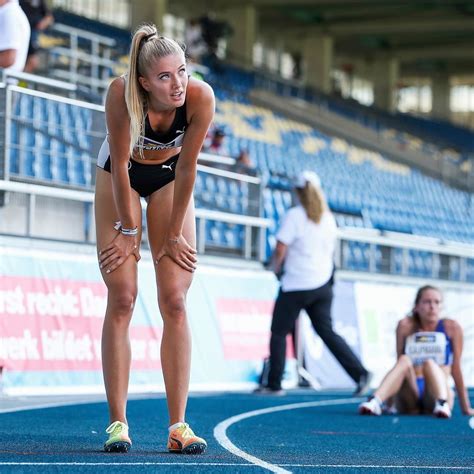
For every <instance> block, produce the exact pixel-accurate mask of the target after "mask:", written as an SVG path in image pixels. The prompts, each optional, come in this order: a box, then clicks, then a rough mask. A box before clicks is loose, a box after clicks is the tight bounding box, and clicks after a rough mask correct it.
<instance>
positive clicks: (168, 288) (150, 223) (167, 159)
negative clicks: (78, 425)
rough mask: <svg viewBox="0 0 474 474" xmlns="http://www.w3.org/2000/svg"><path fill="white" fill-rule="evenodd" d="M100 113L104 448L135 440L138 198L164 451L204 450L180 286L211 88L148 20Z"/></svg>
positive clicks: (188, 262)
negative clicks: (149, 260) (195, 427)
mask: <svg viewBox="0 0 474 474" xmlns="http://www.w3.org/2000/svg"><path fill="white" fill-rule="evenodd" d="M105 115H106V121H107V130H108V134H107V138H106V140H105V141H104V143H103V145H102V148H101V150H100V153H99V157H98V162H97V166H98V167H97V179H96V193H95V215H96V228H97V249H98V259H99V264H100V270H101V273H102V276H103V279H104V281H105V284H106V285H107V289H108V297H107V309H106V313H105V320H104V326H103V332H102V366H103V372H104V382H105V389H106V392H107V400H108V404H109V413H110V426H109V427H108V428H107V430H106V431H107V433H108V434H109V438H108V440H107V441H106V442H105V446H104V449H105V451H107V452H126V451H128V450H129V448H130V446H131V444H132V442H131V440H130V437H129V434H128V423H127V417H126V404H127V392H128V381H129V372H130V361H131V351H130V340H129V325H130V320H131V317H132V313H133V308H134V304H135V301H136V298H137V292H138V287H137V262H138V261H139V260H140V241H141V233H142V232H141V231H142V229H141V222H142V211H141V206H140V196H141V197H144V198H146V200H147V203H148V205H147V213H146V219H147V227H148V241H149V244H150V248H151V253H152V255H153V260H154V262H155V271H156V285H157V290H158V304H159V309H160V313H161V316H162V318H163V339H162V343H161V363H162V367H163V376H164V381H165V386H166V396H167V403H168V411H169V423H170V427H169V436H168V449H169V451H171V452H177V453H184V454H201V453H203V452H204V451H205V449H206V442H205V441H204V439H202V438H199V437H197V436H195V435H194V433H193V431H192V430H191V428H190V427H189V426H188V424H187V423H186V422H185V411H186V403H187V398H188V386H189V374H190V363H191V337H190V332H189V327H188V322H187V316H186V294H187V291H188V289H189V287H190V285H191V281H192V278H193V272H194V270H195V268H196V261H197V260H196V250H195V247H196V237H195V219H194V205H193V199H192V192H193V187H194V181H195V177H196V164H197V158H198V154H199V151H200V149H201V147H202V144H203V141H204V138H205V137H206V133H207V130H208V128H209V124H210V123H211V121H212V119H213V115H214V94H213V92H212V89H211V88H210V87H209V86H208V85H207V84H205V83H204V82H201V81H198V80H196V79H193V78H190V77H189V76H188V74H187V71H186V60H185V55H184V51H183V49H182V48H181V46H180V45H179V44H178V43H176V42H175V41H174V40H172V39H170V38H167V37H163V36H160V35H159V33H158V32H157V30H156V28H155V26H153V25H144V26H141V27H140V28H139V29H138V30H137V31H136V32H135V34H134V36H133V39H132V46H131V50H130V64H129V68H128V73H127V74H126V75H125V76H124V77H119V78H117V79H115V80H114V81H113V82H112V83H111V85H110V87H109V90H108V93H107V98H106V104H105Z"/></svg>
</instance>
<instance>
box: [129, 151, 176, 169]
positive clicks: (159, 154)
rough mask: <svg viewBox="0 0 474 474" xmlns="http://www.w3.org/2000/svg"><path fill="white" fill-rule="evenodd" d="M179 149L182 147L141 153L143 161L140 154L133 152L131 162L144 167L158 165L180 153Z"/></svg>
mask: <svg viewBox="0 0 474 474" xmlns="http://www.w3.org/2000/svg"><path fill="white" fill-rule="evenodd" d="M181 148H182V147H176V148H168V149H167V150H146V151H144V152H143V156H144V158H143V159H142V158H141V157H140V154H139V153H138V152H137V151H135V152H134V153H133V156H132V160H133V161H136V162H137V163H142V164H144V165H159V164H160V163H164V162H165V161H166V160H169V159H170V158H171V157H173V156H176V155H177V154H178V153H180V152H181Z"/></svg>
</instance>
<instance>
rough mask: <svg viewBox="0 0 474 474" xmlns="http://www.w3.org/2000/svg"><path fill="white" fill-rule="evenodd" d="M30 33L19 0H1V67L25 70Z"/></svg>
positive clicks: (17, 70) (14, 70) (18, 70)
mask: <svg viewBox="0 0 474 474" xmlns="http://www.w3.org/2000/svg"><path fill="white" fill-rule="evenodd" d="M30 34H31V30H30V24H29V23H28V18H27V17H26V15H25V13H24V12H23V10H22V9H21V8H20V5H19V4H18V0H0V69H7V70H9V71H12V72H22V71H23V69H24V67H25V63H26V55H27V53H28V44H29V41H30Z"/></svg>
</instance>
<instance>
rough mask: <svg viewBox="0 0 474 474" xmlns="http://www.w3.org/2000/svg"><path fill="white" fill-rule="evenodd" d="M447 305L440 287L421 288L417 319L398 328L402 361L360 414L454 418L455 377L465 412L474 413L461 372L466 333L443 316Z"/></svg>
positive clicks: (409, 318)
mask: <svg viewBox="0 0 474 474" xmlns="http://www.w3.org/2000/svg"><path fill="white" fill-rule="evenodd" d="M441 304H442V295H441V292H440V290H438V289H437V288H435V287H433V286H429V285H427V286H423V287H422V288H420V289H419V290H418V292H417V294H416V298H415V304H414V307H413V310H412V313H411V315H409V316H407V317H405V318H403V319H402V320H400V321H399V323H398V326H397V331H396V343H397V362H396V363H395V366H394V367H393V368H392V369H391V370H390V371H389V372H388V373H387V375H386V376H385V378H384V379H383V380H382V383H381V385H380V387H379V388H378V389H377V390H376V391H375V392H374V394H373V395H372V396H371V397H370V398H369V399H368V401H366V402H364V403H361V404H360V405H359V413H360V414H362V415H381V414H382V412H383V411H384V409H385V410H386V411H387V412H389V413H390V412H392V413H393V412H396V411H399V412H401V413H407V414H421V413H432V414H433V415H434V416H436V417H438V418H450V417H451V410H452V408H453V404H454V393H453V391H452V389H451V388H450V386H449V378H450V377H451V376H452V377H453V379H454V384H455V386H456V391H457V394H458V397H459V403H460V405H461V410H462V412H463V413H464V414H465V415H471V416H472V415H474V409H472V408H471V405H470V402H469V397H468V395H467V391H466V386H465V385H464V378H463V374H462V371H461V355H462V346H463V330H462V328H461V326H460V325H459V324H458V323H457V322H456V321H454V320H452V319H447V318H441V317H440V312H441Z"/></svg>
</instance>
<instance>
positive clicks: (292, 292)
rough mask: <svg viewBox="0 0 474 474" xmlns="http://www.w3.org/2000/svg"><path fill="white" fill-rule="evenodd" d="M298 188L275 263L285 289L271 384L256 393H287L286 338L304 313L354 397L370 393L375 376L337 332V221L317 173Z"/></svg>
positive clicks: (274, 331) (277, 312)
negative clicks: (348, 381)
mask: <svg viewBox="0 0 474 474" xmlns="http://www.w3.org/2000/svg"><path fill="white" fill-rule="evenodd" d="M295 187H296V194H297V196H298V198H299V201H300V203H301V204H300V205H298V206H296V207H293V208H291V209H290V210H289V211H288V213H287V214H286V216H285V217H284V219H283V223H282V225H281V227H280V229H279V231H278V233H277V236H276V238H277V245H276V248H275V251H274V254H273V257H272V262H271V267H272V270H273V271H274V273H275V274H276V275H277V276H278V277H279V279H280V283H281V288H280V291H279V293H278V297H277V300H276V302H275V306H274V309H273V319H272V325H271V339H270V369H269V374H268V382H267V385H266V386H262V387H259V388H258V389H257V390H256V393H262V394H281V393H282V389H281V379H282V376H283V371H284V368H285V358H286V337H287V335H288V334H289V333H290V332H291V331H292V329H293V326H294V324H295V321H296V320H297V318H298V315H299V313H300V311H301V310H302V309H304V310H306V312H307V313H308V316H309V318H310V319H311V323H312V325H313V327H314V329H315V330H316V332H317V333H318V334H319V336H320V337H321V339H322V340H323V341H324V343H325V344H326V346H327V347H328V348H329V350H330V351H331V352H332V353H333V355H334V356H335V357H336V359H337V360H338V361H339V363H340V364H341V365H342V367H343V368H344V370H345V371H346V372H347V373H348V374H349V375H350V377H351V378H352V379H353V380H354V381H355V383H356V385H357V387H356V390H355V392H354V395H360V394H362V393H364V392H366V391H367V390H368V388H369V384H370V379H371V374H370V373H369V372H368V371H367V370H366V369H365V368H364V367H363V365H362V364H361V362H360V361H359V359H358V358H357V357H356V356H355V354H354V353H353V352H352V350H351V349H350V347H349V346H348V345H347V343H346V342H345V341H344V339H343V338H342V337H341V336H339V335H338V334H336V333H335V332H334V330H333V328H332V320H331V305H332V299H333V283H334V250H335V245H336V229H337V227H336V221H335V219H334V217H333V215H332V213H331V212H330V210H329V208H328V205H327V204H326V199H325V197H324V194H323V191H322V189H321V183H320V179H319V177H318V175H317V174H316V173H314V172H312V171H304V172H303V173H302V174H301V175H300V176H299V177H298V179H297V181H296V184H295Z"/></svg>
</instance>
